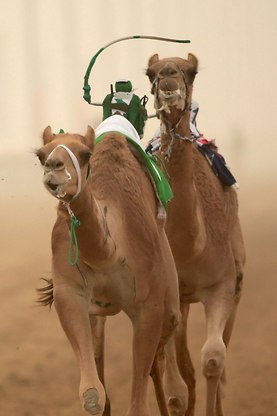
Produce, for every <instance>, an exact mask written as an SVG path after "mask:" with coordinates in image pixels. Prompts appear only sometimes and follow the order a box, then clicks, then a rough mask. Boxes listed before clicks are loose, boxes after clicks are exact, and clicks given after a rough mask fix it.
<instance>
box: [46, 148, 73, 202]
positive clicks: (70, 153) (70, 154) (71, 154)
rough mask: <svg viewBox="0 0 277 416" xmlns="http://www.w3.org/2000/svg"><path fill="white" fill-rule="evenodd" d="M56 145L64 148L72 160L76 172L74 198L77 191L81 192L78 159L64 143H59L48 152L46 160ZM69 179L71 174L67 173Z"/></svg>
mask: <svg viewBox="0 0 277 416" xmlns="http://www.w3.org/2000/svg"><path fill="white" fill-rule="evenodd" d="M58 147H62V148H63V149H65V150H66V151H67V153H68V154H69V156H70V158H71V160H72V163H73V165H74V167H75V170H76V173H77V191H76V193H75V195H74V197H73V198H76V197H77V196H78V195H79V193H80V192H81V169H80V165H79V162H78V159H77V157H76V156H75V155H74V153H73V152H72V151H71V150H70V149H69V148H68V147H67V146H65V145H64V144H59V145H58V146H56V147H55V149H53V150H52V152H51V153H50V154H49V156H48V158H47V160H48V159H49V158H50V156H52V154H53V153H54V152H55V150H56V149H57V148H58ZM68 175H69V173H68ZM70 179H71V176H70V175H69V180H70Z"/></svg>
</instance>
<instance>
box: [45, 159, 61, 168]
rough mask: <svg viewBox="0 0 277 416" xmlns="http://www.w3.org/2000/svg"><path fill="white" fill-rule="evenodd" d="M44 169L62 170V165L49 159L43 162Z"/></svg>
mask: <svg viewBox="0 0 277 416" xmlns="http://www.w3.org/2000/svg"><path fill="white" fill-rule="evenodd" d="M45 168H46V169H48V170H63V169H64V163H63V162H62V161H61V160H60V159H49V160H46V162H45Z"/></svg>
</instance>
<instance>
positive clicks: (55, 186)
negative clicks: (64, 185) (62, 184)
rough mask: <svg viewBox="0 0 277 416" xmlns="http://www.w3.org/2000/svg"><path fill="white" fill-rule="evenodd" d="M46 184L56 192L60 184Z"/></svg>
mask: <svg viewBox="0 0 277 416" xmlns="http://www.w3.org/2000/svg"><path fill="white" fill-rule="evenodd" d="M46 186H47V187H48V188H49V189H50V191H52V192H56V191H57V189H58V187H59V185H57V184H55V183H47V184H46Z"/></svg>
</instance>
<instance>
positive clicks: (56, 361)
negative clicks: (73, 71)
mask: <svg viewBox="0 0 277 416" xmlns="http://www.w3.org/2000/svg"><path fill="white" fill-rule="evenodd" d="M41 176H42V173H41V171H40V168H39V166H37V165H36V162H35V159H34V157H33V156H32V155H30V156H28V157H27V158H26V159H18V160H17V159H13V160H8V159H7V158H6V159H5V160H2V161H1V164H0V206H1V237H0V254H1V263H0V269H1V274H0V279H1V284H0V305H1V320H0V363H1V364H0V368H1V371H0V415H1V416H2V415H3V416H79V415H80V416H81V415H83V414H84V413H83V412H82V410H81V407H80V403H79V399H78V381H79V371H78V368H77V363H76V361H75V357H74V355H73V353H72V350H71V347H70V345H69V343H68V341H67V339H66V338H65V335H64V334H63V331H62V329H61V328H60V325H59V322H58V319H57V315H56V312H55V310H54V309H53V310H52V311H51V312H49V310H48V309H47V308H41V307H37V306H35V300H36V293H35V288H36V287H38V286H40V285H41V284H40V280H39V279H40V278H42V277H49V276H50V233H51V228H52V224H53V222H54V218H55V205H56V202H55V200H53V199H52V198H51V197H50V196H49V195H48V194H47V193H46V191H45V190H44V189H43V186H42V185H41ZM242 182H243V184H241V185H242V187H241V189H240V191H239V198H240V207H241V215H240V216H241V221H242V226H243V230H244V236H245V242H246V246H247V258H248V260H247V267H246V273H245V284H244V291H243V297H242V301H241V304H240V307H239V311H238V317H237V322H236V325H235V329H234V332H233V337H232V340H231V344H230V347H229V351H228V356H227V376H228V384H227V389H226V398H225V409H226V415H227V416H228V415H229V416H276V415H277V348H276V345H277V313H276V312H277V311H276V294H277V279H276V277H277V276H276V264H277V260H276V201H277V198H276V187H272V186H269V185H267V181H263V183H262V184H258V185H257V183H256V184H253V183H251V184H249V183H248V178H247V176H246V177H245V178H244V180H243V181H242ZM270 185H272V184H270ZM189 324H190V327H189V339H190V348H191V353H192V358H193V361H194V364H195V367H196V375H197V382H198V384H197V397H198V401H197V409H196V415H195V416H200V415H201V416H203V415H204V402H205V400H204V397H205V396H204V395H205V382H204V379H203V377H202V375H201V371H200V349H201V346H202V344H203V342H204V338H205V323H204V316H203V310H202V306H201V305H193V307H192V311H191V315H190V320H189ZM106 341H107V342H106V344H107V345H106V355H107V360H106V380H107V387H108V392H109V395H110V399H111V402H112V408H113V412H112V413H113V415H124V414H125V413H126V410H127V407H128V401H129V396H130V371H131V352H130V351H131V350H130V345H131V344H130V343H131V327H130V324H129V321H128V320H127V318H126V317H125V316H124V315H122V314H119V315H118V316H116V317H112V318H110V319H109V320H108V323H107V335H106ZM149 406H150V408H151V410H152V412H151V414H152V415H153V416H155V415H158V410H157V406H156V402H155V398H154V394H153V387H152V382H151V381H150V383H149Z"/></svg>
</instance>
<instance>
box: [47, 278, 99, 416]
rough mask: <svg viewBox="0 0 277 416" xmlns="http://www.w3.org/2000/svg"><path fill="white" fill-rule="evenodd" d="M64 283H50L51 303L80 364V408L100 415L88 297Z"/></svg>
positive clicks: (97, 379) (97, 378)
mask: <svg viewBox="0 0 277 416" xmlns="http://www.w3.org/2000/svg"><path fill="white" fill-rule="evenodd" d="M74 289H75V288H73V287H68V286H66V285H65V284H62V285H56V286H54V304H55V308H56V311H57V313H58V316H59V319H60V322H61V325H62V327H63V329H64V332H65V334H66V335H67V337H68V339H69V341H70V343H71V345H72V348H73V350H74V352H75V355H76V357H77V359H78V361H79V365H80V376H81V377H80V388H79V394H80V400H81V403H82V404H83V407H84V410H86V411H87V412H88V413H89V414H91V415H97V416H101V415H102V414H103V411H104V408H105V390H104V387H103V385H102V383H101V382H100V380H99V377H98V374H97V368H96V363H95V359H94V348H93V342H92V336H91V326H90V320H89V313H88V309H89V299H87V298H86V297H85V295H84V293H81V292H80V289H78V291H76V290H74Z"/></svg>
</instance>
